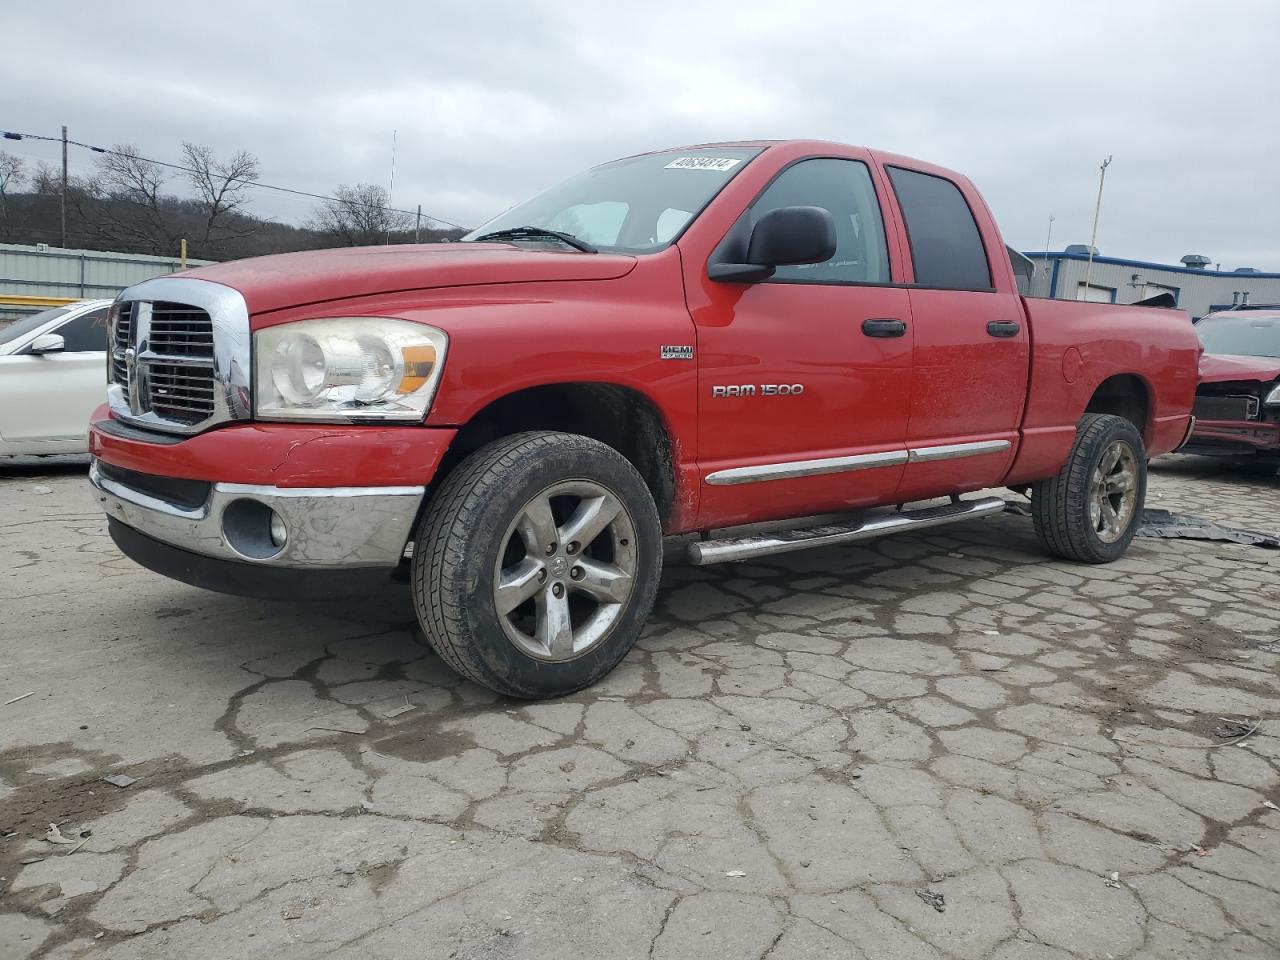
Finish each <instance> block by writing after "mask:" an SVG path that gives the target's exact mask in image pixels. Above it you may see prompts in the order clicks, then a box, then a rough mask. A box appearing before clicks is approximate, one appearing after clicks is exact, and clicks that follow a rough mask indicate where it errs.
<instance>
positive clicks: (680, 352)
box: [662, 346, 693, 360]
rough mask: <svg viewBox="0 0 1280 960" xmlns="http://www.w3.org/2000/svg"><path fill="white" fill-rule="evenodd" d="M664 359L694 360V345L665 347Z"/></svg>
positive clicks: (663, 350) (663, 349) (663, 351)
mask: <svg viewBox="0 0 1280 960" xmlns="http://www.w3.org/2000/svg"><path fill="white" fill-rule="evenodd" d="M662 359H663V360H692V359H693V347H691V346H690V347H665V346H664V347H663V348H662Z"/></svg>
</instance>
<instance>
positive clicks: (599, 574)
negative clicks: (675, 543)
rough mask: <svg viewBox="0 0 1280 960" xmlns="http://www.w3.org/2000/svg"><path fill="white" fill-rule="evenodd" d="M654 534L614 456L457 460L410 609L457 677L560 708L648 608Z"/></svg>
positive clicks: (546, 441) (623, 649) (600, 449)
mask: <svg viewBox="0 0 1280 960" xmlns="http://www.w3.org/2000/svg"><path fill="white" fill-rule="evenodd" d="M661 572H662V531H661V526H660V524H659V521H658V512H657V509H656V508H655V507H654V503H653V497H652V496H651V495H650V493H649V489H648V488H647V487H646V486H645V483H644V480H643V479H642V478H641V477H640V474H639V473H638V472H637V471H636V469H635V467H634V466H632V465H631V463H630V462H629V461H628V460H627V459H626V458H625V457H623V456H622V454H620V453H619V452H618V451H616V450H614V449H613V448H612V447H609V446H606V445H605V444H603V443H600V442H598V441H596V440H592V439H590V438H588V437H583V436H579V435H577V434H569V433H551V432H536V433H520V434H515V435H513V436H510V437H506V438H503V439H501V440H497V441H494V442H493V443H491V444H489V445H488V446H485V447H483V448H481V449H480V450H477V451H476V452H475V453H473V454H471V455H470V456H469V457H467V459H466V460H464V461H463V462H462V463H461V464H459V465H458V467H457V468H456V469H455V470H454V471H453V472H452V473H451V474H450V475H449V477H448V479H446V480H445V482H444V485H443V486H442V487H441V488H440V490H439V491H438V492H437V493H436V494H435V496H434V497H433V498H432V499H431V501H430V503H429V504H428V505H427V510H426V512H425V514H424V516H423V518H422V521H421V523H420V525H419V527H418V532H417V538H416V540H415V542H414V551H413V566H412V572H411V579H412V582H413V599H414V607H415V609H416V611H417V614H418V621H419V623H420V624H421V626H422V629H423V632H424V633H425V634H426V636H427V640H428V642H430V644H431V646H432V647H433V648H434V649H435V651H436V652H437V653H438V654H439V655H440V657H441V659H443V660H444V661H445V662H446V663H447V664H449V666H451V667H452V668H453V669H454V670H456V671H457V672H458V673H460V674H462V675H463V676H464V677H467V678H468V679H471V680H474V681H475V682H477V683H480V684H483V685H484V686H486V687H489V688H490V689H493V690H496V691H497V692H499V693H502V694H506V695H508V696H513V697H521V698H524V699H529V700H540V699H545V698H549V697H559V696H564V695H566V694H570V693H573V692H575V691H577V690H581V689H582V688H583V687H587V686H590V685H591V684H593V683H595V682H596V681H597V680H599V679H600V678H601V677H603V676H604V675H605V674H607V673H608V672H609V671H610V670H612V669H613V668H614V667H615V666H617V664H618V663H619V662H620V661H621V660H622V658H623V657H625V656H626V655H627V652H628V651H630V649H631V648H632V646H634V645H635V642H636V640H637V639H638V638H639V636H640V631H641V629H642V628H643V627H644V624H645V621H646V619H647V618H648V616H649V612H650V610H652V608H653V601H654V596H655V595H656V593H657V589H658V579H659V576H660V574H661Z"/></svg>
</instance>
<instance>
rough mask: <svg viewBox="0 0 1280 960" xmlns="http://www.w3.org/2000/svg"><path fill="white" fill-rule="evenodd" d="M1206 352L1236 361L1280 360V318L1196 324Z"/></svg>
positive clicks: (1211, 318) (1230, 318) (1221, 319)
mask: <svg viewBox="0 0 1280 960" xmlns="http://www.w3.org/2000/svg"><path fill="white" fill-rule="evenodd" d="M1196 332H1197V333H1198V334H1199V335H1200V342H1201V343H1202V344H1204V352H1205V353H1210V354H1219V355H1223V354H1225V355H1228V356H1234V357H1280V317H1259V316H1257V315H1254V316H1249V315H1248V314H1236V315H1234V316H1208V317H1205V318H1204V319H1203V320H1201V321H1200V322H1199V323H1197V324H1196Z"/></svg>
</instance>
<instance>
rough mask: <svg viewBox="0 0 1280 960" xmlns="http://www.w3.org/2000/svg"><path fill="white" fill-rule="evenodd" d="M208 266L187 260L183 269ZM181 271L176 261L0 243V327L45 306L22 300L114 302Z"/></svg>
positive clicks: (133, 255) (176, 259)
mask: <svg viewBox="0 0 1280 960" xmlns="http://www.w3.org/2000/svg"><path fill="white" fill-rule="evenodd" d="M211 262H212V261H210V260H188V261H187V266H189V267H198V266H202V265H204V264H206V263H211ZM181 269H182V262H181V261H180V260H179V259H178V258H177V257H149V256H144V255H142V254H137V253H106V252H104V251H101V250H63V249H62V248H60V247H48V248H45V247H42V246H36V247H32V246H26V245H23V244H18V243H0V324H3V323H5V322H7V321H9V320H13V319H16V318H18V317H21V316H24V315H26V314H28V313H33V312H35V311H36V310H42V309H44V308H45V307H46V306H48V304H40V303H24V302H22V301H23V299H24V298H38V299H48V300H65V299H75V300H84V299H90V298H94V297H114V296H115V295H116V294H117V293H119V292H120V291H121V290H123V289H124V288H125V287H127V286H130V285H132V284H135V283H139V282H141V281H143V280H148V279H150V278H151V277H158V276H161V275H163V274H166V273H173V272H174V271H176V270H181ZM6 301H7V302H6Z"/></svg>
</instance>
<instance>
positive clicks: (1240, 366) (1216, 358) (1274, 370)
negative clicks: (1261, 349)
mask: <svg viewBox="0 0 1280 960" xmlns="http://www.w3.org/2000/svg"><path fill="white" fill-rule="evenodd" d="M1277 377H1280V357H1231V356H1227V355H1225V354H1216V355H1215V354H1208V353H1206V354H1205V355H1204V356H1202V357H1201V358H1200V382H1201V383H1224V382H1226V381H1231V380H1261V381H1262V382H1263V383H1269V382H1270V381H1272V380H1275V379H1276V378H1277Z"/></svg>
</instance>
